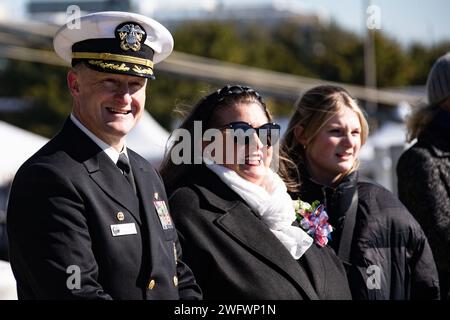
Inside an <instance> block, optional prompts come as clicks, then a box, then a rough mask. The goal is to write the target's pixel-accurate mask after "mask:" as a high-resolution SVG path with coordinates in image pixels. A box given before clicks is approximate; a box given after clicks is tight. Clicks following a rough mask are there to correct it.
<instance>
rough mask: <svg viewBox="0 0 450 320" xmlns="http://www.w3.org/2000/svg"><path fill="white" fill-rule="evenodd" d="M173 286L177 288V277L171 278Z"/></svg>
mask: <svg viewBox="0 0 450 320" xmlns="http://www.w3.org/2000/svg"><path fill="white" fill-rule="evenodd" d="M173 284H174V286H175V287H176V286H178V277H177V276H173Z"/></svg>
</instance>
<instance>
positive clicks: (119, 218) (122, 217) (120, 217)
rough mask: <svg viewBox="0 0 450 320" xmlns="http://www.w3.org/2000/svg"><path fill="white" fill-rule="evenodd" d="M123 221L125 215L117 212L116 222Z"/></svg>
mask: <svg viewBox="0 0 450 320" xmlns="http://www.w3.org/2000/svg"><path fill="white" fill-rule="evenodd" d="M124 219H125V215H124V214H123V212H122V211H119V212H117V220H119V221H123V220H124Z"/></svg>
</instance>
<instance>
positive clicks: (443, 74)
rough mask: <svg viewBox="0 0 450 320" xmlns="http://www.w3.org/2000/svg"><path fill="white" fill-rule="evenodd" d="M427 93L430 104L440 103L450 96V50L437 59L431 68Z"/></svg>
mask: <svg viewBox="0 0 450 320" xmlns="http://www.w3.org/2000/svg"><path fill="white" fill-rule="evenodd" d="M427 94H428V103H429V104H438V103H440V102H442V101H444V100H446V98H447V97H448V96H450V52H447V53H446V54H445V55H443V56H442V57H440V58H439V59H438V60H436V62H435V63H434V65H433V67H432V68H431V71H430V73H429V74H428V80H427Z"/></svg>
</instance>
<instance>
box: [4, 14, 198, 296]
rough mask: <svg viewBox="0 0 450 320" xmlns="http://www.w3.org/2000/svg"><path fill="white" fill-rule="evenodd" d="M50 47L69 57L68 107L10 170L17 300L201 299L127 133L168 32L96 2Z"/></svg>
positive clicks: (153, 176) (158, 189)
mask: <svg viewBox="0 0 450 320" xmlns="http://www.w3.org/2000/svg"><path fill="white" fill-rule="evenodd" d="M54 48H55V51H56V53H57V54H58V55H59V56H60V57H61V58H63V59H64V60H65V61H67V62H69V63H70V62H71V63H72V68H71V69H70V71H69V72H68V74H67V84H68V88H69V91H70V93H71V95H72V98H73V99H72V100H73V108H72V113H71V115H70V117H69V118H68V119H67V120H66V122H65V123H64V126H63V128H62V130H61V131H60V132H59V133H58V134H57V135H56V136H55V137H54V138H53V139H51V140H50V141H49V142H48V143H47V144H46V145H45V146H44V147H43V148H42V149H41V150H39V151H38V152H37V153H36V154H34V155H33V156H32V157H31V158H30V159H28V160H27V161H26V162H25V163H24V164H23V165H22V166H21V168H20V169H19V171H18V172H17V174H16V176H15V178H14V181H13V185H12V189H11V195H10V200H9V205H8V211H7V227H8V236H9V241H10V244H9V248H10V250H9V253H10V260H11V266H12V269H13V272H14V276H15V277H16V280H17V289H18V296H19V299H102V300H110V299H137V300H140V299H144V300H145V299H147V300H157V299H171V300H177V299H199V298H201V292H200V289H199V287H198V286H197V284H196V282H195V279H194V276H193V274H192V272H191V270H190V269H189V268H188V267H187V266H186V265H185V264H184V263H183V262H182V261H181V260H180V257H181V250H180V246H179V242H178V238H177V233H176V231H175V228H174V225H173V224H172V221H171V218H170V214H169V212H168V209H167V204H166V202H167V198H166V194H165V189H164V185H163V183H162V180H161V178H160V176H159V174H158V173H157V171H156V170H155V169H154V168H153V167H152V166H151V165H150V163H148V162H147V161H146V160H145V159H144V158H142V157H141V156H139V155H138V154H137V153H135V152H133V151H132V150H131V149H128V148H127V146H126V141H125V138H126V135H127V134H128V133H129V132H130V130H132V129H133V127H134V126H135V125H136V123H137V122H138V121H139V119H140V117H141V115H142V112H143V110H144V104H145V90H146V86H147V80H148V79H154V75H153V64H154V63H157V62H159V61H162V60H164V59H165V58H166V57H167V56H168V55H169V54H170V53H171V52H172V48H173V39H172V36H171V34H170V33H169V31H168V30H167V29H166V28H165V27H164V26H162V25H161V24H159V23H158V22H157V21H155V20H153V19H150V18H148V17H145V16H142V15H138V14H133V13H128V12H98V13H93V14H89V15H86V16H84V17H81V19H80V27H79V28H73V27H70V28H69V26H68V25H64V26H63V27H61V28H60V29H59V30H58V31H57V33H56V35H55V38H54Z"/></svg>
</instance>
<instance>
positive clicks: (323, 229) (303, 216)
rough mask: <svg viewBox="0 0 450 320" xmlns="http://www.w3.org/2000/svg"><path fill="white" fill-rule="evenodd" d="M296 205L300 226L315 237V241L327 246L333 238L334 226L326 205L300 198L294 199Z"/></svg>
mask: <svg viewBox="0 0 450 320" xmlns="http://www.w3.org/2000/svg"><path fill="white" fill-rule="evenodd" d="M294 207H295V212H296V214H297V220H298V221H299V222H300V226H301V227H302V228H303V229H304V230H305V231H306V233H307V234H309V235H310V236H311V237H312V238H313V239H314V242H315V243H317V244H318V245H319V246H321V247H324V246H326V245H327V243H328V240H331V232H332V231H333V227H332V226H331V225H330V224H329V223H328V214H327V212H326V211H325V206H324V205H323V204H320V202H319V201H314V202H313V203H312V205H310V204H309V203H306V202H303V201H301V200H300V199H299V200H296V201H294Z"/></svg>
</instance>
